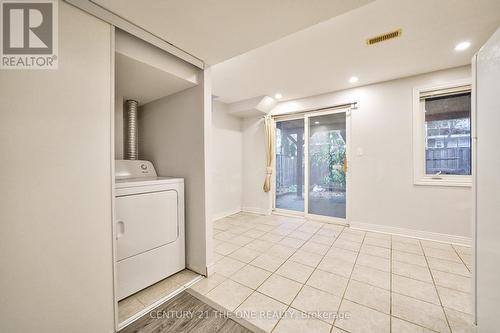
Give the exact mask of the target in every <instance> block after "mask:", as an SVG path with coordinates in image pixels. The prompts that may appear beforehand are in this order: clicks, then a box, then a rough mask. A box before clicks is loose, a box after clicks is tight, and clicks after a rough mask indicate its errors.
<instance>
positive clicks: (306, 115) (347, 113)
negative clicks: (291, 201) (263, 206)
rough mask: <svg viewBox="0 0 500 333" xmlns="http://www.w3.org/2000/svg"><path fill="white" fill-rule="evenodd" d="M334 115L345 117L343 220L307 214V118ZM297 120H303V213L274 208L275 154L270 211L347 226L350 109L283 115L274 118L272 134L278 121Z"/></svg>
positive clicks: (349, 180) (349, 194) (348, 212)
mask: <svg viewBox="0 0 500 333" xmlns="http://www.w3.org/2000/svg"><path fill="white" fill-rule="evenodd" d="M336 113H345V117H346V119H345V120H346V161H347V168H346V175H345V178H346V217H345V218H339V217H332V216H324V215H316V214H311V213H309V118H311V117H316V116H324V115H330V114H336ZM297 119H303V120H304V161H305V164H304V188H305V190H304V211H303V212H299V211H294V210H290V209H283V208H276V153H275V156H274V157H273V177H272V178H273V179H272V189H273V195H272V204H273V205H272V209H273V212H274V213H277V214H286V215H296V216H304V217H305V218H309V219H312V220H318V221H323V222H329V223H336V224H342V225H348V224H349V221H350V219H349V217H350V209H349V207H350V205H349V203H350V201H351V200H350V197H351V190H350V189H351V186H350V183H351V172H350V164H351V149H350V148H351V107H349V106H346V107H339V108H329V109H324V110H320V111H310V112H304V113H303V114H299V115H294V114H291V115H285V116H279V117H276V118H275V120H274V124H273V126H274V133H276V123H278V122H280V121H288V120H297ZM273 139H274V140H275V146H276V136H275V137H274V138H273Z"/></svg>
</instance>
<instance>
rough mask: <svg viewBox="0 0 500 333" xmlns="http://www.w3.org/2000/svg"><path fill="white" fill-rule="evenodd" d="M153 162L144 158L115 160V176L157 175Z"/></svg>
mask: <svg viewBox="0 0 500 333" xmlns="http://www.w3.org/2000/svg"><path fill="white" fill-rule="evenodd" d="M156 176H157V174H156V170H155V168H154V166H153V163H151V162H149V161H143V160H115V178H116V179H126V178H140V177H156Z"/></svg>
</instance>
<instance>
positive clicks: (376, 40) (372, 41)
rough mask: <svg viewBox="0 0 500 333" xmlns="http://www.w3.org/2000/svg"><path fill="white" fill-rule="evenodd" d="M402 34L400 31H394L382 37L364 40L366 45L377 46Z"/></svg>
mask: <svg viewBox="0 0 500 333" xmlns="http://www.w3.org/2000/svg"><path fill="white" fill-rule="evenodd" d="M402 33H403V30H402V29H398V30H394V31H391V32H388V33H386V34H383V35H379V36H375V37H372V38H368V39H367V40H366V44H368V45H373V44H377V43H380V42H385V41H386V40H389V39H393V38H397V37H401V34H402Z"/></svg>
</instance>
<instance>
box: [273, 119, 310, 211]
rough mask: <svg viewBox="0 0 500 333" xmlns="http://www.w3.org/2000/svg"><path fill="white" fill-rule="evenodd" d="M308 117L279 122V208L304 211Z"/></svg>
mask: <svg viewBox="0 0 500 333" xmlns="http://www.w3.org/2000/svg"><path fill="white" fill-rule="evenodd" d="M304 129H305V128H304V118H301V119H293V120H286V121H280V122H277V123H276V131H275V133H276V134H275V136H276V137H275V139H276V145H275V147H276V148H275V150H276V156H275V165H276V173H275V174H276V182H275V183H276V186H275V189H276V190H275V208H277V209H283V210H291V211H295V212H303V211H304V207H305V206H304V188H305V187H304V169H305V163H304V148H305V137H304Z"/></svg>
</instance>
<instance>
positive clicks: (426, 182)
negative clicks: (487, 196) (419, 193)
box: [414, 176, 472, 187]
mask: <svg viewBox="0 0 500 333" xmlns="http://www.w3.org/2000/svg"><path fill="white" fill-rule="evenodd" d="M414 184H415V185H417V186H445V187H472V177H471V176H469V177H453V176H449V177H442V178H441V179H436V178H432V177H421V178H419V179H415V180H414Z"/></svg>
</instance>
